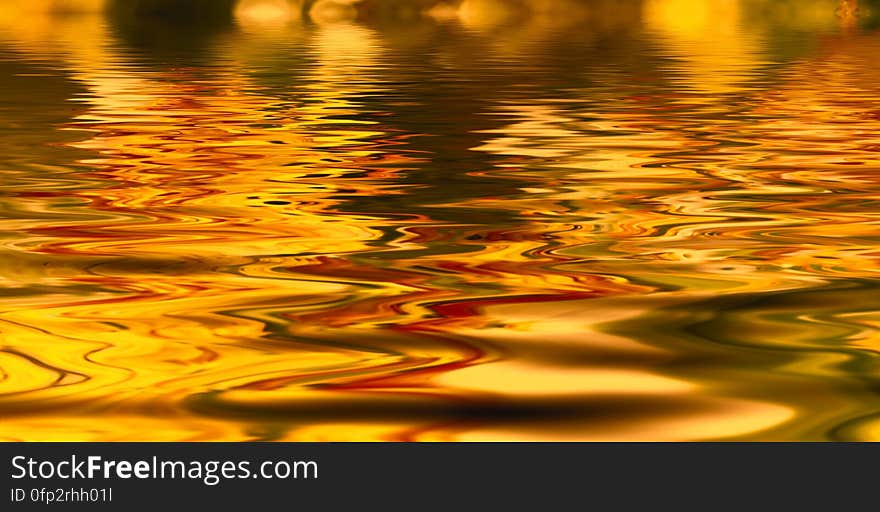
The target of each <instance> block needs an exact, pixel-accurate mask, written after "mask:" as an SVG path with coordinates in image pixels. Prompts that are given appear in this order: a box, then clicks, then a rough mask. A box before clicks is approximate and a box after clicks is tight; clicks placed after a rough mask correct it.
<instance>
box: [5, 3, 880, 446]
mask: <svg viewBox="0 0 880 512" xmlns="http://www.w3.org/2000/svg"><path fill="white" fill-rule="evenodd" d="M167 3H168V2H167V1H165V0H152V1H149V0H146V1H136V2H129V3H122V4H120V3H119V2H113V1H108V2H102V1H97V0H96V1H76V0H66V1H58V0H54V1H53V0H42V1H33V2H29V3H28V4H27V5H26V6H24V7H23V6H22V5H23V4H21V3H14V2H5V3H3V5H2V8H0V29H2V31H0V34H2V35H0V66H2V67H4V71H5V73H4V79H3V81H2V82H0V85H2V87H3V93H4V94H3V96H2V98H0V110H2V113H3V126H2V129H3V135H4V137H3V138H0V159H2V165H3V171H4V173H3V176H2V179H0V191H2V196H0V197H2V201H0V206H2V208H3V212H4V215H3V217H2V218H0V223H2V228H3V229H2V233H3V235H2V249H0V282H2V285H3V293H4V298H3V303H2V304H3V307H2V310H0V336H2V338H0V413H2V416H3V421H2V422H0V438H2V439H6V440H310V441H311V440H331V441H344V440H703V439H768V440H770V439H773V440H814V439H860V440H877V439H878V438H880V427H878V424H880V420H878V419H877V418H878V414H877V411H878V410H880V397H878V395H877V392H876V389H877V386H876V383H877V381H876V378H875V375H876V370H877V365H878V364H877V354H878V348H880V335H878V334H877V328H878V326H880V313H878V311H880V302H878V298H877V297H878V294H877V287H876V286H875V282H876V281H875V280H876V278H877V272H878V269H880V265H878V263H880V250H878V247H877V235H878V230H877V227H878V220H880V219H878V214H877V211H878V209H877V205H878V199H880V187H878V185H880V182H878V180H877V178H876V177H875V173H876V172H877V170H878V169H880V130H878V128H880V110H877V107H876V105H877V102H878V99H880V86H878V85H877V84H878V83H880V81H878V79H880V74H878V71H877V69H878V68H877V66H876V55H878V54H880V33H878V32H877V31H876V28H874V27H875V26H877V24H876V22H875V17H874V14H873V13H874V12H876V11H877V7H876V6H875V5H874V4H873V3H871V2H853V1H843V2H836V1H830V0H804V1H798V2H770V1H761V0H723V1H722V0H718V1H715V0H645V1H644V2H642V1H636V0H628V1H624V2H611V1H604V0H596V1H591V2H575V1H573V0H571V1H570V0H553V1H549V0H548V1H540V0H532V1H528V0H519V1H510V2H500V1H497V0H462V1H449V2H441V1H433V0H419V1H413V2H409V3H402V2H394V1H392V0H386V1H384V2H382V1H380V0H361V1H342V0H320V1H293V0H291V1H286V0H240V1H238V2H231V1H228V2H214V3H213V4H210V5H211V6H210V7H208V6H209V4H198V2H196V6H197V7H198V8H201V9H210V12H209V13H208V14H211V15H210V16H207V15H206V16H201V15H200V16H199V17H198V19H199V20H201V21H194V18H192V17H191V16H187V15H186V14H187V13H185V12H184V13H180V12H175V11H174V10H173V9H172V10H171V11H168V10H167V9H166V7H167ZM163 9H166V10H163ZM215 10H216V12H215ZM25 14H26V15H27V17H28V19H29V20H32V22H29V23H22V22H21V19H22V16H24V15H25ZM202 14H203V13H202ZM205 20H208V21H205ZM155 33H159V34H160V36H161V37H154V36H152V35H151V34H155Z"/></svg>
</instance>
